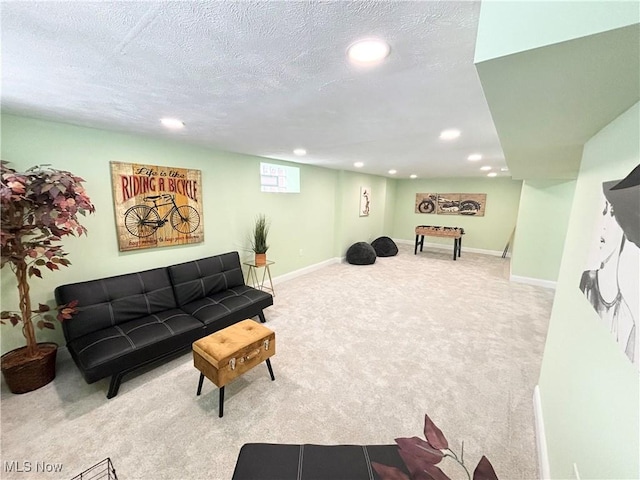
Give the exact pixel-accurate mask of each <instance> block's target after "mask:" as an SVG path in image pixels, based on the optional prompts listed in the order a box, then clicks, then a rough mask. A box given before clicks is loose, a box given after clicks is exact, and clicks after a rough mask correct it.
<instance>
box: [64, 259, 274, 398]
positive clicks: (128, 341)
mask: <svg viewBox="0 0 640 480" xmlns="http://www.w3.org/2000/svg"><path fill="white" fill-rule="evenodd" d="M55 297H56V301H57V302H58V304H59V305H63V304H67V303H69V302H71V301H72V300H77V301H78V302H79V303H78V310H79V311H78V313H77V314H76V315H74V316H73V317H72V318H71V319H69V320H65V321H64V322H62V328H63V331H64V336H65V339H66V341H67V348H68V349H69V352H70V353H71V357H72V358H73V360H74V361H75V363H76V365H77V366H78V368H79V369H80V371H81V372H82V375H83V376H84V379H85V380H86V381H87V383H93V382H96V381H98V380H100V379H102V378H106V377H109V376H110V377H111V384H110V386H109V391H108V393H107V398H112V397H114V396H116V395H117V394H118V389H119V387H120V382H121V381H122V377H123V376H124V375H125V374H127V373H129V372H131V371H133V370H135V369H137V368H139V367H141V366H143V365H147V364H149V363H152V362H155V361H157V360H161V359H163V358H166V357H170V356H172V355H174V354H175V353H177V352H179V351H181V350H185V349H187V348H189V347H190V346H191V344H192V343H193V342H194V341H195V340H197V339H199V338H201V337H204V336H206V335H209V334H210V333H213V332H215V331H217V330H220V329H222V328H225V327H228V326H229V325H232V324H234V323H236V322H239V321H241V320H244V319H246V318H251V317H255V316H259V317H260V321H261V322H265V317H264V312H263V309H265V308H267V307H268V306H270V305H273V297H272V296H271V295H270V294H269V293H267V292H264V291H261V290H257V289H255V288H252V287H249V286H247V285H245V281H244V276H243V274H242V268H241V264H240V257H239V255H238V252H229V253H224V254H221V255H216V256H213V257H207V258H203V259H200V260H194V261H191V262H186V263H180V264H177V265H171V266H169V267H163V268H155V269H152V270H145V271H142V272H136V273H129V274H126V275H118V276H115V277H109V278H103V279H98V280H91V281H87V282H80V283H73V284H69V285H62V286H60V287H58V288H56V290H55Z"/></svg>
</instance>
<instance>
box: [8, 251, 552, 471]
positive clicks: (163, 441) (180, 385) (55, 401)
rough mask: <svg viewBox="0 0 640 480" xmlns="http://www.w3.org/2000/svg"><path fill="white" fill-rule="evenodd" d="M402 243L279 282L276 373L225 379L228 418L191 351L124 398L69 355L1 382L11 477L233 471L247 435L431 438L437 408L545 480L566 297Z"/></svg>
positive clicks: (272, 312) (473, 452) (472, 451)
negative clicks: (543, 367)
mask: <svg viewBox="0 0 640 480" xmlns="http://www.w3.org/2000/svg"><path fill="white" fill-rule="evenodd" d="M399 247H400V253H399V255H398V256H396V257H389V258H379V259H378V260H377V262H376V263H375V264H374V265H369V266H353V265H349V264H345V263H342V264H333V265H330V266H327V267H325V268H322V269H320V270H317V271H315V272H312V273H310V274H307V275H304V276H301V277H297V278H295V279H293V280H289V281H286V282H282V283H279V284H277V285H276V297H275V305H274V306H273V307H270V308H269V309H267V311H266V317H267V323H266V325H267V326H268V327H270V328H271V329H273V330H274V331H275V332H276V336H277V354H276V356H275V357H273V359H272V364H273V368H274V373H275V376H276V381H275V382H271V381H270V379H269V375H268V372H267V368H266V366H264V365H259V366H258V367H256V368H255V369H253V370H252V371H250V372H248V373H247V374H246V375H244V376H243V377H241V378H239V379H237V380H236V381H234V382H233V383H231V384H230V385H228V386H227V388H226V402H225V414H224V417H223V418H221V419H220V418H218V391H217V389H216V388H215V387H214V386H213V385H212V384H211V383H209V382H207V381H205V385H204V388H203V394H202V395H201V396H200V397H196V395H195V392H196V388H197V383H198V372H197V371H196V370H194V368H193V366H192V360H191V356H190V354H185V355H182V356H180V357H178V358H176V359H174V360H172V361H170V362H168V363H165V364H163V365H161V366H159V367H157V368H153V369H149V370H146V371H144V372H141V373H140V374H138V375H135V376H133V377H129V378H128V379H126V380H125V382H124V383H123V384H122V386H121V388H120V393H119V395H118V396H117V397H115V398H113V399H111V400H107V399H106V398H105V394H106V390H107V386H108V380H104V381H100V382H98V383H96V384H93V385H87V384H86V383H85V382H84V381H83V380H82V378H81V376H80V374H79V372H78V371H77V369H76V368H75V366H74V364H73V362H72V361H71V360H70V358H69V356H68V353H67V352H66V351H65V350H64V349H63V350H62V351H61V352H60V354H59V360H58V374H57V378H56V379H55V381H54V382H53V383H51V384H49V385H48V386H46V387H44V388H42V389H40V390H37V391H35V392H31V393H28V394H24V395H12V394H11V393H9V392H8V390H7V388H6V385H5V384H4V382H3V383H2V397H1V404H0V408H1V429H2V432H1V439H2V444H1V446H2V455H1V457H2V458H1V460H2V471H1V478H3V479H25V478H29V479H31V478H33V479H40V478H42V479H58V478H64V479H69V478H71V477H73V476H74V475H76V474H78V473H80V472H81V471H83V470H84V469H86V468H88V467H89V466H91V465H92V464H94V463H96V462H98V461H100V460H102V459H104V458H106V457H110V458H111V460H112V462H113V464H114V466H115V468H116V472H117V475H118V478H119V479H120V480H127V479H212V480H217V479H221V480H222V479H230V478H231V475H232V473H233V469H234V466H235V461H236V457H237V454H238V451H239V450H240V447H241V446H242V445H243V444H244V443H246V442H279V443H319V444H339V443H351V444H387V443H393V440H394V438H396V437H399V436H413V435H418V436H421V435H422V427H423V418H424V413H425V412H428V413H429V415H430V416H431V418H432V419H433V420H434V421H435V422H436V423H437V424H438V425H439V426H440V428H441V429H442V430H443V432H444V433H445V435H446V436H447V438H448V439H449V441H450V444H451V445H452V448H453V449H454V450H456V451H458V453H459V450H460V444H461V442H462V441H464V450H465V459H466V462H467V463H468V464H470V468H471V469H473V467H474V466H475V464H476V463H477V461H478V460H479V458H480V456H481V455H482V454H485V455H487V457H488V458H489V459H490V460H491V462H492V463H493V465H494V467H495V469H496V471H497V473H498V476H499V477H500V478H501V479H502V480H511V479H513V480H515V479H533V478H537V467H536V465H537V460H536V451H535V438H534V429H533V407H532V395H533V389H534V386H535V385H536V382H537V379H538V374H539V369H540V364H541V358H542V351H543V346H544V341H545V336H546V331H547V323H548V319H549V316H550V312H551V304H552V298H553V291H552V290H548V289H543V288H540V287H534V286H529V285H523V284H517V283H510V282H509V281H508V280H507V277H508V275H507V272H508V260H503V259H501V258H499V257H492V256H487V255H480V254H470V253H465V252H463V256H462V258H461V259H459V260H458V261H456V262H454V261H452V260H451V256H450V252H449V251H448V250H447V251H445V250H434V249H432V250H430V249H425V251H424V252H423V253H420V254H418V255H417V256H414V255H413V248H412V247H411V246H409V245H399ZM11 462H15V463H11ZM24 462H30V464H29V465H30V466H31V469H32V471H31V472H29V473H28V475H27V474H25V473H19V472H17V471H16V465H17V466H21V467H24V466H25V465H26V464H24ZM37 462H44V463H45V464H50V465H53V464H60V465H61V467H59V468H62V471H61V472H58V473H53V472H36V471H35V470H36V467H37V466H38V465H40V466H43V464H42V463H40V464H37ZM9 465H11V466H12V469H13V472H9V471H8V470H9V469H10V468H9V467H8V466H9ZM445 465H446V467H445V471H447V472H448V473H449V474H450V475H451V476H452V478H460V479H464V478H466V475H464V473H463V472H462V470H460V469H459V467H458V468H457V467H456V466H455V465H452V464H450V463H448V461H445ZM45 468H49V469H51V468H53V467H45ZM331 480H338V479H331ZM345 480H348V479H345Z"/></svg>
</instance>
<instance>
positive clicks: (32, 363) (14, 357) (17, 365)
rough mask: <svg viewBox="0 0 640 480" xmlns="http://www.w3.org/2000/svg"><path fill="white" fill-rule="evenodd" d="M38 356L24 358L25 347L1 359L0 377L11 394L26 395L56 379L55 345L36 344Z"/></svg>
mask: <svg viewBox="0 0 640 480" xmlns="http://www.w3.org/2000/svg"><path fill="white" fill-rule="evenodd" d="M38 351H39V354H38V356H37V357H35V358H28V357H27V356H26V352H27V347H21V348H17V349H15V350H11V351H10V352H7V353H5V354H4V355H2V357H1V359H0V360H1V363H2V375H3V376H4V380H5V382H7V386H8V387H9V390H11V392H12V393H27V392H31V391H33V390H37V389H38V388H40V387H44V386H45V385H46V384H47V383H49V382H51V381H52V380H53V379H54V378H56V354H57V353H58V345H56V344H55V343H38Z"/></svg>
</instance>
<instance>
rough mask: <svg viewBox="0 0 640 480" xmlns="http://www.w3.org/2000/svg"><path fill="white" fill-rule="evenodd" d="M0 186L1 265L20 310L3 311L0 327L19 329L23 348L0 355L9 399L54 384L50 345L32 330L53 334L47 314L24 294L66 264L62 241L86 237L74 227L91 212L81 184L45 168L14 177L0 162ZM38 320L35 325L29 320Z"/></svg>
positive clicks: (63, 310) (64, 311)
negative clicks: (44, 274)
mask: <svg viewBox="0 0 640 480" xmlns="http://www.w3.org/2000/svg"><path fill="white" fill-rule="evenodd" d="M0 165H1V175H2V181H1V184H0V199H1V202H2V231H1V234H0V243H1V246H2V262H1V264H0V268H4V267H5V266H8V267H9V268H11V270H12V271H13V273H14V274H15V276H16V281H17V287H18V294H19V304H20V305H19V310H18V311H2V313H1V314H0V323H2V324H5V323H6V321H7V320H8V321H9V322H10V323H11V324H12V325H14V326H16V325H18V324H22V333H23V334H24V337H25V339H26V346H25V347H20V348H17V349H15V350H12V351H10V352H8V353H5V354H4V355H2V358H1V362H0V363H1V369H2V374H3V375H4V377H5V381H6V382H7V385H8V386H9V389H10V390H11V391H12V392H13V393H25V392H30V391H32V390H35V389H37V388H40V387H42V386H44V385H46V384H47V383H49V382H50V381H52V380H53V379H54V378H55V359H56V352H57V347H58V346H57V345H56V344H55V343H38V342H37V341H36V334H35V327H36V326H37V327H38V328H40V329H44V328H49V329H53V328H55V327H54V324H53V320H54V318H53V316H52V315H51V310H52V309H51V308H50V307H49V306H48V305H46V304H42V303H40V304H39V305H38V308H33V306H32V304H31V296H30V294H29V279H30V278H31V277H34V276H36V277H39V278H42V267H45V268H47V269H49V270H51V271H55V270H59V269H60V267H61V266H62V267H66V266H68V265H70V263H71V262H69V260H67V259H66V258H65V257H66V256H67V253H65V252H64V251H63V249H62V246H61V245H56V243H57V242H60V240H61V239H62V237H64V236H66V235H74V236H75V235H82V234H83V233H84V234H86V233H87V230H86V228H85V227H83V226H82V225H80V223H79V222H78V217H77V215H78V214H82V215H85V214H86V213H87V212H89V213H93V212H94V211H95V207H94V206H93V205H92V204H91V200H90V199H89V197H88V196H87V195H86V194H85V190H84V188H83V186H82V182H84V180H83V179H82V178H80V177H77V176H75V175H73V174H72V173H70V172H66V171H62V170H56V169H53V168H49V167H48V166H46V165H45V166H35V167H32V168H30V169H28V170H26V171H25V172H17V171H16V170H14V169H13V168H11V167H9V166H8V164H7V162H5V161H1V162H0ZM75 304H76V302H72V303H70V304H67V305H61V306H58V307H56V308H55V309H53V310H57V312H58V314H57V318H58V320H64V319H66V318H70V316H71V314H72V313H74V312H75ZM37 318H39V320H38V321H37V322H35V325H34V320H35V319H37Z"/></svg>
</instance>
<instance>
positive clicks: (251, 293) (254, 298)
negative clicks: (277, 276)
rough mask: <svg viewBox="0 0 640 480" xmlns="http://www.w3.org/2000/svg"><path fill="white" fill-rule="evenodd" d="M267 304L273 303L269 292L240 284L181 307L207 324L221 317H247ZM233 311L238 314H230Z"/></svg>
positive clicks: (253, 314) (238, 318)
mask: <svg viewBox="0 0 640 480" xmlns="http://www.w3.org/2000/svg"><path fill="white" fill-rule="evenodd" d="M269 305H273V297H272V296H271V295H270V294H269V293H267V292H263V291H261V290H257V289H255V288H252V287H249V286H247V285H241V286H238V287H232V288H229V289H228V290H225V291H224V292H218V293H214V294H212V295H208V296H206V297H204V298H200V299H198V300H195V301H193V302H189V303H187V304H185V305H182V307H181V308H182V310H184V311H185V312H187V313H188V314H190V315H193V316H194V317H195V318H197V319H198V320H200V321H201V322H202V323H204V324H205V325H209V324H211V323H213V322H215V321H216V320H219V319H221V318H229V319H232V320H235V321H237V320H242V319H245V318H249V317H252V316H255V315H257V314H258V313H259V312H261V311H262V309H264V308H266V307H268V306H269ZM233 313H239V314H240V315H230V314H233ZM236 319H237V320H236Z"/></svg>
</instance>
